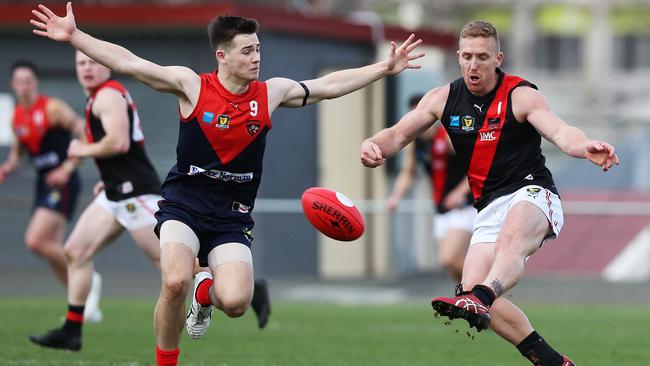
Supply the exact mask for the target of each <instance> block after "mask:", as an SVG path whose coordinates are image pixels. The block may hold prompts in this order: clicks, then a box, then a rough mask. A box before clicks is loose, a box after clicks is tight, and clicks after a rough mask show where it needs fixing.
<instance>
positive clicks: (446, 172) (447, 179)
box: [430, 128, 472, 213]
mask: <svg viewBox="0 0 650 366" xmlns="http://www.w3.org/2000/svg"><path fill="white" fill-rule="evenodd" d="M430 166H431V168H430V172H431V187H432V188H433V189H432V194H433V202H434V203H435V204H436V209H437V212H438V213H445V212H447V211H449V209H448V208H447V207H445V206H444V205H443V204H442V202H443V200H444V199H445V197H447V195H448V194H449V192H451V191H452V190H454V188H456V187H457V186H458V185H459V184H460V183H461V182H462V181H463V180H465V179H467V178H466V177H467V176H466V173H467V171H466V170H464V169H463V168H462V167H463V164H462V163H461V161H460V159H459V157H458V156H457V155H456V153H455V152H454V151H450V149H449V141H448V139H447V131H445V129H444V128H438V129H437V130H436V132H435V134H434V135H433V139H432V141H431V165H430ZM471 202H472V196H471V195H470V194H468V195H467V203H466V205H469V204H471Z"/></svg>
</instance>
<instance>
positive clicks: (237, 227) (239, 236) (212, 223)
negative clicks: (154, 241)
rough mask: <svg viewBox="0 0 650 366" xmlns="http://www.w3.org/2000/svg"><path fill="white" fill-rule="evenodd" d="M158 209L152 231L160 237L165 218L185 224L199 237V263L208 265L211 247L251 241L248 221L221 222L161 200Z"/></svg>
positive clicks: (250, 243) (251, 236) (251, 228)
mask: <svg viewBox="0 0 650 366" xmlns="http://www.w3.org/2000/svg"><path fill="white" fill-rule="evenodd" d="M158 207H160V209H159V210H158V212H156V215H155V216H156V221H157V222H158V223H157V224H156V227H155V228H154V231H155V233H156V235H157V236H158V238H160V227H161V225H162V224H163V222H165V221H167V220H177V221H180V222H182V223H184V224H185V225H187V226H188V227H189V228H190V229H192V231H193V232H194V234H196V237H197V238H198V239H199V243H200V244H199V245H200V246H199V253H198V254H197V258H199V265H200V266H201V267H207V266H208V254H209V253H210V252H211V251H212V249H214V248H216V247H218V246H219V245H221V244H225V243H241V244H244V245H246V246H247V247H249V248H250V247H251V245H252V243H253V225H254V223H253V222H252V221H251V222H249V223H237V222H232V221H231V222H223V223H219V222H216V220H214V219H211V218H208V217H205V216H201V215H198V214H196V213H192V212H191V211H190V210H189V209H187V208H185V207H183V206H180V205H177V204H174V203H170V202H169V201H165V200H162V201H160V202H158Z"/></svg>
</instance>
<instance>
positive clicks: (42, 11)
mask: <svg viewBox="0 0 650 366" xmlns="http://www.w3.org/2000/svg"><path fill="white" fill-rule="evenodd" d="M38 9H39V10H32V14H33V15H34V17H36V18H37V19H31V20H30V21H29V22H30V23H31V24H32V25H33V26H34V27H35V28H36V29H34V30H32V32H33V33H34V34H37V35H39V36H43V37H48V38H50V39H53V40H55V41H59V42H70V39H71V38H72V34H73V33H74V32H75V31H76V30H77V24H76V23H75V21H74V14H73V13H72V3H70V2H68V3H67V4H66V14H65V17H63V18H62V17H59V16H57V15H56V14H54V12H52V10H50V9H49V8H48V7H46V6H45V5H41V4H39V5H38Z"/></svg>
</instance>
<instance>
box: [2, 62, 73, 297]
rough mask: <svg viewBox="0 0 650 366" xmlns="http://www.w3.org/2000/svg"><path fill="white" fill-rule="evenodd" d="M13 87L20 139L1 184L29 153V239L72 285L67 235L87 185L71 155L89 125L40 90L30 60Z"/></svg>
mask: <svg viewBox="0 0 650 366" xmlns="http://www.w3.org/2000/svg"><path fill="white" fill-rule="evenodd" d="M11 88H12V89H13V92H14V94H15V96H16V107H15V109H14V114H13V118H12V129H13V133H14V135H15V137H16V140H15V142H14V143H13V144H12V146H11V150H10V151H9V155H8V156H7V159H6V160H5V162H4V163H3V164H2V165H0V184H1V183H4V181H5V180H6V179H7V177H8V176H9V175H10V174H11V173H12V172H14V171H15V170H16V169H17V168H18V166H19V164H20V160H21V157H22V156H23V155H24V153H25V152H27V154H28V155H29V157H30V160H31V163H32V165H33V167H34V169H35V170H36V172H37V179H36V189H35V197H34V204H33V211H32V216H31V219H30V222H29V225H28V227H27V232H26V233H25V241H26V244H27V247H28V248H29V249H30V250H32V251H33V252H34V253H36V254H38V255H40V256H41V257H43V258H44V259H45V260H47V261H48V262H49V264H50V266H51V267H52V270H53V271H54V274H55V275H56V278H57V279H58V280H59V281H61V283H62V284H63V285H64V286H67V283H68V275H67V270H66V261H65V256H64V255H63V234H64V231H65V224H66V220H69V219H70V218H71V216H72V214H73V213H74V208H75V206H76V203H77V199H78V197H79V191H80V188H81V186H80V180H79V175H78V173H77V170H76V168H77V165H78V164H79V160H78V159H76V158H70V157H68V155H67V153H66V151H67V149H68V145H69V144H70V138H71V134H74V135H76V136H78V137H83V123H82V122H81V119H80V118H79V117H78V116H77V115H76V114H75V113H74V111H73V110H72V109H71V108H70V107H69V106H68V105H67V104H66V103H65V102H63V101H62V100H60V99H58V98H52V97H48V96H46V95H43V94H41V93H40V92H39V90H38V75H37V70H36V66H35V65H34V64H33V63H31V62H29V61H17V62H15V63H14V64H13V66H12V68H11Z"/></svg>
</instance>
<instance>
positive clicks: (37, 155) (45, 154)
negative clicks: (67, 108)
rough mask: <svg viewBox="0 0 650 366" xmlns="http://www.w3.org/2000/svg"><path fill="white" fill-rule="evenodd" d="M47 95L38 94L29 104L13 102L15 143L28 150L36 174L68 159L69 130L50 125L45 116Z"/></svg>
mask: <svg viewBox="0 0 650 366" xmlns="http://www.w3.org/2000/svg"><path fill="white" fill-rule="evenodd" d="M48 101H49V98H48V97H46V96H44V95H40V96H39V97H38V99H37V100H36V102H35V103H34V104H32V105H31V106H30V107H28V108H25V107H23V106H22V105H16V108H15V109H14V117H13V122H12V127H13V130H14V133H15V134H16V138H17V139H18V142H19V143H20V144H21V145H22V146H23V147H24V149H25V150H27V152H28V153H29V156H30V159H31V162H32V165H33V166H34V168H35V169H36V170H37V171H38V173H39V174H40V173H45V172H48V171H50V170H52V169H54V168H56V167H57V166H59V165H61V164H62V163H63V162H64V161H65V159H66V158H67V150H68V145H69V144H70V132H69V131H67V130H66V129H63V128H58V127H53V126H51V125H50V120H49V118H48V116H47V103H48Z"/></svg>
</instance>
